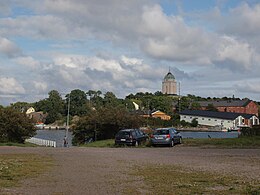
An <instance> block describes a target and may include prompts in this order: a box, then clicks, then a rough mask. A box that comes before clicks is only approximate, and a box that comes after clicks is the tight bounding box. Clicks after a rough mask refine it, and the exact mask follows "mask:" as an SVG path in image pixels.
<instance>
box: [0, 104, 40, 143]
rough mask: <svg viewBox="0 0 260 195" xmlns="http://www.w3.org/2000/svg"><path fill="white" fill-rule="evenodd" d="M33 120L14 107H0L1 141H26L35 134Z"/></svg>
mask: <svg viewBox="0 0 260 195" xmlns="http://www.w3.org/2000/svg"><path fill="white" fill-rule="evenodd" d="M35 132H36V129H35V127H34V125H33V121H32V120H31V119H29V118H28V117H27V116H26V115H25V114H24V113H21V112H19V111H17V110H14V109H12V108H0V142H17V143H24V140H25V139H26V138H29V137H32V136H34V135H35Z"/></svg>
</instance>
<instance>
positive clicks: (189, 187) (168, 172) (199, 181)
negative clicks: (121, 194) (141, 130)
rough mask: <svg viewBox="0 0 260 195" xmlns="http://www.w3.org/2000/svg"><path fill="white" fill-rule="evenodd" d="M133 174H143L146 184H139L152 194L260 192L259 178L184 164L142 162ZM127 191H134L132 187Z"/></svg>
mask: <svg viewBox="0 0 260 195" xmlns="http://www.w3.org/2000/svg"><path fill="white" fill-rule="evenodd" d="M130 175H135V176H137V177H141V178H143V179H142V181H144V185H143V186H142V187H141V186H140V187H141V189H142V190H144V191H148V192H150V193H151V194H216V195H218V194H219V195H220V194H221V195H225V194H226V195H229V194H251V195H257V194H259V193H260V189H259V185H260V183H259V181H257V180H246V179H244V178H239V177H235V176H230V175H221V174H219V173H212V172H205V171H197V170H192V169H188V168H186V167H181V166H173V165H143V166H139V167H138V168H135V170H133V171H132V172H131V173H130ZM127 191H129V192H131V189H129V190H127ZM150 193H148V194H150ZM129 194H130V193H129Z"/></svg>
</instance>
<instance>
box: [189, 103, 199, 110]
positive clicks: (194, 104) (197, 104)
mask: <svg viewBox="0 0 260 195" xmlns="http://www.w3.org/2000/svg"><path fill="white" fill-rule="evenodd" d="M200 109H201V105H200V104H199V103H198V102H192V103H191V110H200Z"/></svg>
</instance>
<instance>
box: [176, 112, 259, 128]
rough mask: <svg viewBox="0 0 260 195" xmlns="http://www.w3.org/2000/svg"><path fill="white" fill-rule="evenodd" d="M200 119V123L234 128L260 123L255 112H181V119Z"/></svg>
mask: <svg viewBox="0 0 260 195" xmlns="http://www.w3.org/2000/svg"><path fill="white" fill-rule="evenodd" d="M193 119H196V120H197V121H198V124H199V125H205V126H217V125H218V126H221V127H223V128H227V129H232V128H236V127H239V126H248V127H251V126H253V125H259V119H258V117H257V116H256V115H254V114H244V113H234V112H213V111H206V110H184V111H182V112H180V120H181V121H182V120H184V121H186V122H192V120H193Z"/></svg>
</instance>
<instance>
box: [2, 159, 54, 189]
mask: <svg viewBox="0 0 260 195" xmlns="http://www.w3.org/2000/svg"><path fill="white" fill-rule="evenodd" d="M51 165H52V159H51V158H50V157H46V156H41V155H36V154H26V155H25V154H1V155H0V189H1V188H6V187H14V186H17V185H19V182H20V181H22V180H23V179H26V178H31V177H34V176H37V175H39V174H40V173H43V172H44V171H46V170H47V169H48V168H50V166H51Z"/></svg>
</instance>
